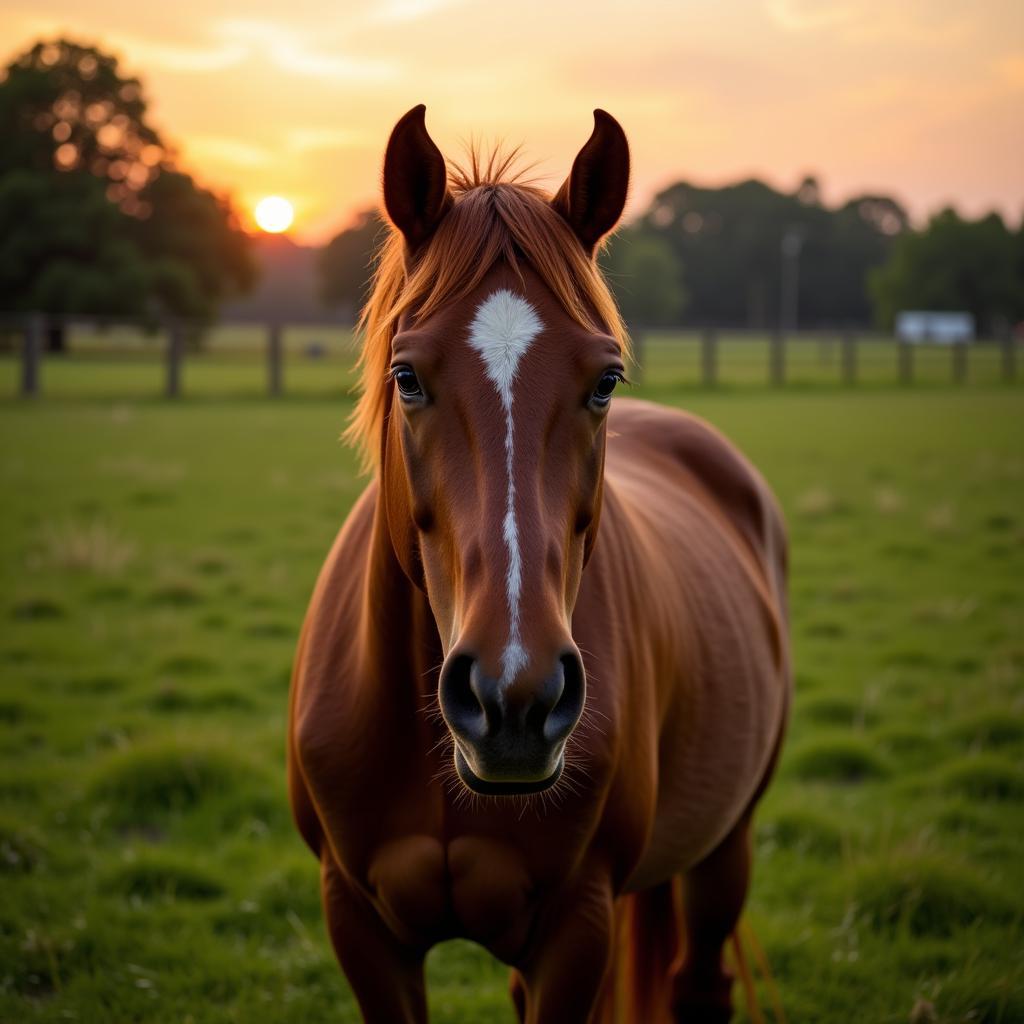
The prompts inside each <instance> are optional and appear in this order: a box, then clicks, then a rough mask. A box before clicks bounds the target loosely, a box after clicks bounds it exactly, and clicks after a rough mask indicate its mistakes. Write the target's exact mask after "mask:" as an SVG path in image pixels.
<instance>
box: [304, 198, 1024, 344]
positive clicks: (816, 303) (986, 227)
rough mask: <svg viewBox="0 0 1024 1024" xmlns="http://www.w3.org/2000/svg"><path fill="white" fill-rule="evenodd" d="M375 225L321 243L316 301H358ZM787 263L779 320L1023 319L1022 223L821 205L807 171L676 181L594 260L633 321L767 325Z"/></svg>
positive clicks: (871, 201) (369, 221) (814, 323)
mask: <svg viewBox="0 0 1024 1024" xmlns="http://www.w3.org/2000/svg"><path fill="white" fill-rule="evenodd" d="M382 227H383V224H382V222H381V220H380V218H379V216H378V215H377V213H376V211H375V210H373V209H366V210H364V211H363V212H361V213H360V214H359V215H358V216H357V217H356V219H355V221H354V223H353V224H352V225H351V226H350V227H348V228H347V229H346V230H344V231H341V232H340V233H339V234H337V235H336V236H335V237H334V238H333V239H332V240H331V241H330V242H329V243H328V244H327V246H326V247H325V248H324V250H323V251H322V253H321V257H320V262H319V273H320V294H321V297H322V299H323V301H324V302H326V303H328V304H330V305H348V306H351V307H353V308H356V307H358V306H359V305H361V303H362V301H363V300H364V299H365V297H366V293H367V289H368V286H369V281H370V276H371V269H372V261H373V253H374V249H375V246H376V245H377V243H378V241H379V239H380V235H381V230H382ZM787 245H788V247H789V253H788V254H787V251H786V249H787ZM787 259H788V260H790V261H793V262H794V263H795V268H794V269H793V274H794V278H795V280H794V282H793V284H792V285H791V287H792V288H793V290H794V292H795V295H794V296H793V297H792V303H793V312H794V314H795V316H794V323H792V324H790V325H789V326H800V327H852V326H859V327H868V326H877V327H880V328H883V329H887V330H888V329H891V328H892V325H893V320H894V318H895V315H896V313H898V312H899V311H900V310H903V309H930V310H966V311H968V312H970V313H972V314H973V315H974V317H975V321H976V323H977V325H978V329H979V331H980V332H981V333H983V334H992V333H998V332H999V331H1000V330H1001V329H1002V328H1003V327H1004V326H1005V325H1006V324H1009V323H1016V322H1018V321H1020V320H1021V319H1024V223H1022V224H1021V225H1019V226H1018V227H1017V229H1016V230H1013V229H1012V228H1011V227H1010V226H1008V225H1007V224H1006V223H1005V222H1004V221H1003V219H1002V218H1001V217H1000V216H999V214H996V213H991V214H989V215H988V216H985V217H982V218H980V219H978V220H970V219H965V218H963V217H961V216H960V215H959V214H958V213H957V212H956V211H955V210H952V209H946V210H943V211H941V212H940V213H937V214H935V215H934V216H933V217H932V218H931V219H930V220H929V221H928V223H927V224H926V225H925V226H924V227H922V228H921V229H920V230H915V229H914V228H913V227H912V225H911V223H910V219H909V217H908V215H907V211H906V210H905V209H904V207H903V206H902V205H901V204H900V203H899V202H898V201H897V200H896V199H894V198H892V197H891V196H885V195H874V194H869V195H861V196H856V197H854V198H852V199H850V200H848V201H847V202H845V203H843V204H841V205H839V206H837V207H829V206H827V205H825V204H824V203H823V202H822V199H821V194H820V187H819V184H818V182H817V181H816V180H815V179H813V178H807V179H805V180H804V181H803V182H802V183H801V184H800V186H799V188H797V189H796V190H795V191H794V192H792V193H787V192H782V191H779V190H777V189H774V188H772V187H771V186H769V185H767V184H765V183H764V182H762V181H757V180H748V181H741V182H739V183H737V184H734V185H727V186H725V187H722V188H702V187H699V186H696V185H692V184H690V183H688V182H679V183H678V184H675V185H672V186H671V187H669V188H667V189H665V190H664V191H662V192H660V193H659V194H658V195H657V196H656V197H655V198H654V200H653V201H652V203H651V204H650V206H649V207H648V208H647V209H646V210H645V211H644V212H643V213H642V214H641V215H640V216H639V217H638V218H637V219H636V220H635V221H634V222H632V223H631V224H628V225H626V226H625V227H623V228H621V229H620V230H619V231H618V232H617V233H616V234H615V235H614V236H613V237H612V239H611V240H610V242H609V243H608V245H607V246H606V248H605V250H604V252H603V253H602V255H601V264H602V267H603V269H604V271H605V273H606V275H607V277H608V280H609V283H610V284H611V287H612V289H613V291H614V292H615V296H616V299H617V300H618V303H619V306H620V308H621V309H622V312H623V314H624V316H625V318H626V320H627V322H629V323H631V324H633V325H635V326H640V327H660V326H704V325H714V326H733V327H753V328H774V327H775V326H777V325H778V324H780V323H783V324H784V323H785V315H784V314H785V311H784V309H783V308H782V306H783V304H784V302H785V297H786V283H785V275H786V261H787Z"/></svg>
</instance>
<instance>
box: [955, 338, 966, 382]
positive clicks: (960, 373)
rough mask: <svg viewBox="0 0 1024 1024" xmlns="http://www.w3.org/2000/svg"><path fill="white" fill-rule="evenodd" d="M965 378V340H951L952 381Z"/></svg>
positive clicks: (962, 380)
mask: <svg viewBox="0 0 1024 1024" xmlns="http://www.w3.org/2000/svg"><path fill="white" fill-rule="evenodd" d="M965 380H967V342H959V341H954V342H953V383H954V384H963V382H964V381H965Z"/></svg>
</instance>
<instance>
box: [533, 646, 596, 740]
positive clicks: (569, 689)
mask: <svg viewBox="0 0 1024 1024" xmlns="http://www.w3.org/2000/svg"><path fill="white" fill-rule="evenodd" d="M559 666H560V669H561V671H560V673H559V675H560V676H561V680H562V686H561V689H560V691H559V693H558V696H557V698H556V699H555V702H554V706H552V707H551V710H550V712H549V713H548V715H547V718H546V720H545V722H544V730H543V731H544V738H545V739H546V740H548V741H549V742H551V743H557V742H559V741H560V740H564V739H565V738H566V736H568V735H569V733H571V732H572V730H573V728H574V727H575V725H576V723H577V722H578V721H579V717H580V715H581V714H582V712H583V700H584V698H585V696H586V692H587V687H586V680H585V677H584V675H583V663H582V662H581V661H580V657H579V655H578V654H576V653H575V652H572V653H567V654H563V655H562V657H561V658H560V659H559Z"/></svg>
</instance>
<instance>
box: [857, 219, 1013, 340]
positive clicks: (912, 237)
mask: <svg viewBox="0 0 1024 1024" xmlns="http://www.w3.org/2000/svg"><path fill="white" fill-rule="evenodd" d="M1019 244H1020V243H1019V242H1018V240H1017V239H1016V237H1015V234H1014V233H1013V232H1011V231H1010V230H1009V229H1008V228H1007V226H1006V224H1005V223H1004V222H1003V219H1002V218H1001V217H1000V216H999V215H998V214H996V213H990V214H989V215H988V216H986V217H982V218H981V219H979V220H975V221H971V220H965V219H963V218H962V217H961V216H960V215H959V214H958V213H957V212H956V211H955V210H952V209H946V210H943V211H941V212H940V213H938V214H936V215H935V216H934V217H932V218H931V220H930V221H929V222H928V226H927V227H926V228H925V229H924V230H923V231H920V232H908V233H907V234H905V235H903V236H902V237H901V238H900V239H899V240H898V242H897V244H896V246H895V247H894V248H893V251H892V254H891V256H890V258H889V260H888V262H887V263H886V264H885V265H884V266H883V267H880V268H879V269H877V270H876V271H875V272H874V273H873V274H872V275H871V279H870V291H871V297H872V300H873V301H874V306H875V314H876V318H877V320H878V322H879V324H880V325H882V326H884V327H891V326H892V323H893V321H894V319H895V317H896V314H897V313H898V312H899V311H900V310H904V309H934V310H966V311H967V312H969V313H971V314H972V315H973V316H974V320H975V323H976V325H977V327H978V330H979V332H980V333H982V334H989V333H992V332H993V331H994V330H995V329H996V327H997V325H998V322H999V321H1000V320H1002V319H1006V320H1013V319H1016V318H1018V317H1020V316H1021V315H1024V280H1022V279H1021V276H1020V274H1019V272H1018V270H1017V267H1016V263H1017V260H1018V259H1019V254H1018V253H1019V250H1018V246H1019Z"/></svg>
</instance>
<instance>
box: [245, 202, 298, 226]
mask: <svg viewBox="0 0 1024 1024" xmlns="http://www.w3.org/2000/svg"><path fill="white" fill-rule="evenodd" d="M254 214H255V217H256V223H257V224H258V225H259V226H260V227H261V228H262V229H263V230H264V231H266V232H267V233H268V234H271V235H276V234H279V233H280V232H282V231H287V230H288V229H289V228H290V227H291V226H292V221H293V220H294V219H295V210H294V209H293V208H292V204H291V203H289V202H288V200H287V199H282V198H281V197H280V196H267V197H266V198H264V199H261V200H260V201H259V202H258V203H257V204H256V209H255V211H254Z"/></svg>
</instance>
